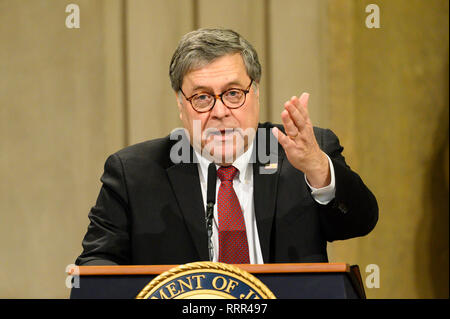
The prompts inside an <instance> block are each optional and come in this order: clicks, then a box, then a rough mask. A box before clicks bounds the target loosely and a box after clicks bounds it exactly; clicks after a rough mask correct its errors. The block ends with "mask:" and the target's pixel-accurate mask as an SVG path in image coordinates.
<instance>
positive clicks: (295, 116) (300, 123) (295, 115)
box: [285, 100, 306, 132]
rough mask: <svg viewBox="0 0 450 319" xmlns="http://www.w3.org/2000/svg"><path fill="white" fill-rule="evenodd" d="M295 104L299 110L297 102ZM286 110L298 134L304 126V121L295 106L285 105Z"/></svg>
mask: <svg viewBox="0 0 450 319" xmlns="http://www.w3.org/2000/svg"><path fill="white" fill-rule="evenodd" d="M297 103H298V105H299V107H300V108H301V106H300V104H299V102H298V100H297ZM285 108H286V110H287V111H288V112H289V116H290V117H291V120H292V121H293V122H294V124H295V126H296V127H297V129H298V131H299V132H300V131H301V130H302V129H303V127H304V126H305V121H306V119H305V118H304V116H303V115H302V114H301V112H300V111H299V109H298V108H297V106H295V105H294V103H287V105H286V106H285Z"/></svg>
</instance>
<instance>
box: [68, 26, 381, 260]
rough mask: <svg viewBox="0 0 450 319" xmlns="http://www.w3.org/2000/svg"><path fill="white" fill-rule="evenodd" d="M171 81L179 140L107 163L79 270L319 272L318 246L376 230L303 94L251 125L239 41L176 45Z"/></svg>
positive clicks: (211, 37) (251, 84)
mask: <svg viewBox="0 0 450 319" xmlns="http://www.w3.org/2000/svg"><path fill="white" fill-rule="evenodd" d="M169 75H170V81H171V85H172V88H173V90H174V95H175V101H176V103H177V105H178V109H179V116H180V119H181V121H182V123H183V126H184V129H177V130H174V131H173V132H172V133H171V134H170V135H168V136H166V137H163V138H159V139H154V140H150V141H146V142H143V143H139V144H136V145H132V146H129V147H126V148H124V149H122V150H120V151H118V152H117V153H115V154H112V155H111V156H110V157H109V158H108V159H107V160H106V163H105V169H104V173H103V175H102V177H101V181H102V183H103V184H102V187H101V189H100V193H99V195H98V199H97V202H96V204H95V206H93V207H92V209H91V211H90V213H89V219H90V224H89V226H88V229H87V233H86V235H85V237H84V239H83V243H82V244H83V248H84V249H83V252H82V254H81V255H80V256H79V257H78V258H77V260H76V264H77V265H138V264H139V265H152V264H184V263H188V262H194V261H204V260H213V261H219V262H224V263H230V264H237V263H253V264H262V263H279V262H283V263H299V262H300V263H301V262H328V258H327V251H326V247H327V241H334V240H342V239H347V238H352V237H357V236H364V235H366V234H368V233H369V232H370V231H371V230H372V229H373V228H374V227H375V225H376V223H377V220H378V206H377V202H376V199H375V197H374V195H373V194H372V193H371V191H370V190H369V189H368V188H367V187H366V186H365V184H364V183H363V181H362V180H361V178H360V177H359V176H358V175H357V174H356V173H355V172H353V171H352V170H351V169H350V167H349V166H348V165H347V164H346V162H345V159H344V157H343V156H342V151H343V147H342V146H341V145H340V143H339V140H338V138H337V137H336V135H335V134H334V133H333V132H332V131H330V130H327V129H322V128H318V127H314V126H313V125H312V123H311V121H310V118H309V115H308V99H309V94H307V93H303V94H301V95H300V96H299V97H298V96H293V97H292V98H290V99H288V100H287V101H286V103H285V104H284V110H283V111H282V112H281V125H275V124H272V123H259V110H260V103H259V93H260V91H259V90H260V86H259V83H260V79H261V66H260V63H259V61H258V55H257V52H256V51H255V49H254V48H253V46H252V45H251V44H250V43H249V42H248V41H246V40H245V39H244V38H243V37H242V36H241V35H239V34H238V33H236V32H234V31H232V30H224V29H200V30H196V31H193V32H190V33H188V34H186V35H184V36H183V37H182V39H181V40H180V42H179V44H178V47H177V49H176V50H175V52H174V54H173V57H172V60H171V63H170V69H169ZM164 107H170V106H164ZM211 163H213V164H212V165H211ZM209 194H212V195H211V196H212V200H211V199H210V195H209Z"/></svg>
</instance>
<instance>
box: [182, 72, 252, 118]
mask: <svg viewBox="0 0 450 319" xmlns="http://www.w3.org/2000/svg"><path fill="white" fill-rule="evenodd" d="M252 84H253V79H251V81H250V85H249V86H248V87H247V89H246V90H243V89H238V88H230V89H228V90H226V91H224V92H222V93H220V94H219V95H216V94H211V93H208V92H200V93H196V94H194V95H192V96H190V97H186V95H185V94H184V92H183V90H182V89H181V88H180V92H181V94H183V96H184V98H185V99H186V100H187V101H189V103H190V104H191V107H192V108H193V109H194V111H196V112H198V113H206V112H209V111H211V110H212V109H213V108H214V106H215V105H216V101H217V100H218V99H220V100H221V101H222V103H223V105H225V106H226V107H227V108H229V109H233V110H234V109H238V108H240V107H241V106H242V105H244V104H245V101H247V94H248V93H249V92H250V88H251V87H252ZM232 90H239V91H242V92H243V93H244V101H243V102H242V104H241V105H239V106H232V107H230V106H228V105H227V104H226V103H225V102H224V100H223V98H222V97H223V95H224V94H225V93H227V92H229V91H232ZM200 94H208V95H210V96H212V97H214V102H213V104H212V105H211V107H209V108H208V109H206V110H204V111H199V110H197V109H196V108H195V107H194V105H193V104H192V99H193V98H195V97H196V96H197V95H200Z"/></svg>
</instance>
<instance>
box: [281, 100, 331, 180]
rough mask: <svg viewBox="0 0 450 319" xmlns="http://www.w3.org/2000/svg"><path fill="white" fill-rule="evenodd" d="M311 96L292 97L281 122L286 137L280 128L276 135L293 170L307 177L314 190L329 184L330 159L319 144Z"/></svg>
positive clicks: (286, 105)
mask: <svg viewBox="0 0 450 319" xmlns="http://www.w3.org/2000/svg"><path fill="white" fill-rule="evenodd" d="M308 100H309V94H308V93H303V94H302V95H301V96H300V98H298V97H296V96H293V97H292V98H291V99H290V100H289V101H287V102H286V103H284V110H283V112H281V120H282V123H283V126H284V129H285V132H286V134H284V133H283V132H281V131H280V130H279V129H278V128H276V127H274V128H273V129H272V132H273V134H274V135H275V137H276V138H277V139H278V142H279V143H280V144H281V146H282V147H283V149H284V151H285V152H286V156H287V158H288V160H289V162H290V163H291V165H292V166H294V167H295V168H297V169H298V170H300V171H302V172H303V173H305V175H306V178H307V179H308V182H309V184H310V185H311V186H312V187H315V188H321V187H325V186H327V185H328V184H330V180H331V176H330V167H329V163H328V158H327V156H326V155H325V153H324V152H323V151H322V150H321V149H320V147H319V145H318V144H317V141H316V137H315V135H314V131H313V125H312V124H311V120H310V118H309V114H308Z"/></svg>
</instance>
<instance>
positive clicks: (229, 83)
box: [192, 80, 242, 92]
mask: <svg viewBox="0 0 450 319" xmlns="http://www.w3.org/2000/svg"><path fill="white" fill-rule="evenodd" d="M236 85H238V86H242V83H240V82H239V81H238V80H236V81H231V82H228V83H227V84H226V85H224V86H223V88H224V89H225V88H229V87H230V86H236ZM198 90H202V91H214V90H213V89H212V88H211V87H209V86H203V85H198V86H195V87H194V88H193V89H192V92H195V91H198Z"/></svg>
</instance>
